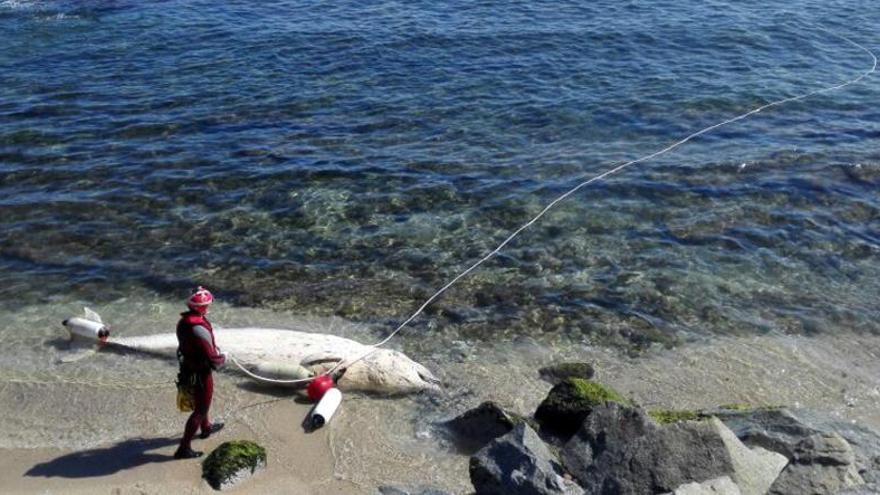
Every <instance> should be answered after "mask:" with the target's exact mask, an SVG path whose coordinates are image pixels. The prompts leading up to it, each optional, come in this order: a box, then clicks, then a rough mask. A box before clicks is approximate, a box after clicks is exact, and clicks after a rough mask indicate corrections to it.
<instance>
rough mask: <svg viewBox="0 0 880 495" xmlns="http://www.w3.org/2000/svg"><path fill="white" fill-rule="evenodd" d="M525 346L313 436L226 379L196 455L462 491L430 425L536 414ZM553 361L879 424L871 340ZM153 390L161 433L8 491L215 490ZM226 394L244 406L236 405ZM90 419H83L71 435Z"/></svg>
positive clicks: (21, 461) (372, 486)
mask: <svg viewBox="0 0 880 495" xmlns="http://www.w3.org/2000/svg"><path fill="white" fill-rule="evenodd" d="M529 347H530V346H529V345H520V346H519V347H515V348H511V347H504V348H499V349H495V350H494V351H493V352H481V353H475V354H479V355H480V356H481V357H480V358H476V356H475V358H474V359H464V360H463V361H462V362H460V363H458V364H457V365H456V366H455V367H454V369H447V370H439V371H441V372H443V371H445V372H446V378H447V380H448V386H447V390H445V391H444V392H443V393H442V394H441V395H440V396H435V397H428V396H416V397H402V398H380V397H375V396H366V395H362V394H347V395H346V397H345V399H344V402H343V407H342V408H341V410H340V412H339V413H338V416H336V417H334V418H333V420H332V421H331V423H330V424H329V425H327V426H326V427H325V428H323V429H321V430H318V431H316V432H313V433H305V432H304V430H303V428H302V421H303V419H304V418H305V417H306V415H307V413H308V411H309V409H310V405H308V404H306V403H305V401H303V400H302V399H299V398H298V396H297V395H296V394H294V393H292V392H290V391H279V390H272V389H260V388H255V387H250V386H247V385H242V382H241V381H240V380H238V379H237V377H233V376H231V375H229V374H226V373H224V374H221V375H220V376H219V380H218V382H219V383H220V384H221V388H220V393H219V399H218V401H217V403H215V406H217V413H216V414H217V416H216V417H218V418H221V419H225V420H226V421H227V428H226V429H225V430H223V432H221V433H220V434H218V435H216V436H215V437H212V438H210V439H208V440H205V441H197V443H196V444H195V447H196V448H197V449H199V450H203V451H205V452H206V453H207V452H210V450H211V449H213V448H214V447H216V446H217V445H219V444H220V443H221V442H222V441H224V440H232V439H249V440H254V441H256V442H258V443H260V444H261V445H263V446H264V447H265V448H266V450H267V454H268V468H267V470H266V471H264V472H261V473H260V474H258V475H257V476H256V477H255V478H253V479H251V480H249V481H247V482H246V483H244V484H243V485H240V486H238V487H236V488H235V489H233V493H300V494H313V493H314V494H319V493H320V494H327V493H334V494H343V495H345V494H367V493H369V494H374V493H377V489H378V487H379V486H382V485H385V484H388V485H396V486H432V487H436V488H439V489H443V490H448V491H449V492H450V493H470V492H469V491H468V489H469V487H470V484H469V481H468V471H467V459H468V458H467V456H464V455H461V454H457V453H455V452H452V451H450V450H449V448H448V446H446V445H445V444H444V443H443V441H442V439H441V438H440V437H439V436H438V435H437V433H436V430H431V429H430V427H429V428H428V429H425V428H424V426H425V425H426V424H427V425H430V424H432V423H433V422H436V421H437V420H438V419H440V418H443V417H450V416H453V415H455V414H457V413H458V412H461V411H463V410H464V409H467V408H469V407H473V406H475V405H477V404H478V403H479V402H481V401H483V400H495V401H497V402H498V403H499V404H501V405H502V406H503V407H505V408H508V409H509V410H511V411H515V412H518V413H521V414H530V413H531V412H533V411H534V408H535V407H536V406H537V404H538V403H539V402H540V400H541V399H542V398H543V395H544V394H546V391H547V390H549V384H547V383H545V382H543V381H541V380H540V379H539V378H538V374H537V372H536V369H537V367H539V366H540V365H542V364H547V363H548V362H550V361H551V360H552V359H551V356H550V354H548V353H549V352H550V351H549V350H547V349H544V350H542V351H540V352H538V351H537V348H535V352H532V353H530V352H529ZM514 355H516V356H519V359H518V366H516V367H513V366H511V365H510V363H509V360H510V356H514ZM553 355H554V356H555V359H562V358H566V359H570V358H573V357H578V358H580V359H582V360H585V361H588V362H592V363H594V365H595V366H596V368H597V378H598V380H599V381H600V382H602V383H605V384H608V385H611V386H613V387H614V388H616V389H617V390H619V391H621V393H623V394H624V395H625V396H627V397H630V398H632V399H634V400H636V401H637V402H639V403H641V404H642V405H644V406H645V407H648V408H675V409H690V408H711V407H713V406H718V405H721V404H730V403H750V404H755V405H762V404H764V405H767V404H780V405H781V404H784V405H786V406H788V407H789V408H791V409H792V410H794V411H799V410H804V411H810V412H818V413H819V414H820V415H821V416H823V417H825V418H827V419H829V420H831V421H842V422H846V423H850V424H859V425H862V426H866V427H869V428H872V429H874V430H880V416H878V414H877V413H876V411H877V410H878V408H880V392H878V383H877V381H876V377H877V376H880V360H878V359H877V356H878V355H880V338H878V337H876V336H868V335H854V334H853V335H848V336H844V337H841V336H836V337H829V336H817V337H805V336H765V337H748V338H721V339H717V340H713V341H711V342H705V343H699V342H694V343H691V344H687V345H684V346H682V347H680V348H676V349H655V350H654V351H653V352H651V353H649V354H648V355H646V356H643V357H639V358H633V357H626V356H623V355H621V353H619V352H615V351H613V350H610V349H602V348H593V349H582V350H580V351H579V352H578V353H577V354H576V355H575V354H570V353H553ZM504 356H507V358H506V359H505V357H504ZM505 371H506V372H507V374H506V375H505V373H504V372H505ZM487 385H489V386H487ZM148 393H149V394H153V395H154V400H156V401H160V402H161V407H162V408H164V410H165V411H166V412H165V414H167V416H168V417H169V419H168V421H167V422H162V423H158V425H159V426H157V427H155V428H156V429H158V431H159V433H157V434H155V435H149V434H147V433H146V431H148V430H146V429H143V428H144V427H143V426H139V427H137V428H136V429H137V431H136V432H135V434H134V435H132V436H131V437H128V438H125V439H123V440H121V441H118V442H111V443H109V444H101V445H98V446H97V447H94V448H86V449H50V448H38V449H21V448H17V449H3V450H2V452H0V455H2V456H3V458H4V459H5V460H4V462H3V464H2V467H0V486H2V487H3V492H4V493H21V494H37V493H39V494H43V493H49V494H53V493H65V494H66V493H83V494H85V493H113V494H135V493H137V494H164V493H213V492H214V491H213V490H212V489H211V488H210V487H209V486H208V485H207V483H205V482H204V481H203V480H202V479H201V464H200V462H199V461H198V460H187V461H177V460H174V459H172V453H173V452H174V449H175V447H176V444H177V441H178V438H179V437H177V436H176V435H178V434H179V433H178V432H177V431H176V429H177V428H180V427H182V424H183V420H184V418H185V415H183V414H181V413H177V412H176V411H174V410H173V408H172V407H171V404H170V401H168V400H167V399H168V396H169V392H168V390H165V389H156V390H153V391H149V392H148ZM96 397H98V396H96ZM232 397H237V399H238V400H237V401H236V402H235V404H236V405H235V406H234V407H233V406H231V405H230V404H229V402H230V399H231V398H232ZM143 400H144V399H143V398H141V399H138V403H139V404H140V403H142V401H143ZM166 402H168V403H167V404H166ZM123 406H124V404H120V405H119V406H118V407H119V408H120V410H124V407H123ZM178 423H179V425H178ZM88 424H90V423H89V420H88V419H87V418H83V419H81V420H79V423H74V425H79V426H72V427H78V428H87V426H88Z"/></svg>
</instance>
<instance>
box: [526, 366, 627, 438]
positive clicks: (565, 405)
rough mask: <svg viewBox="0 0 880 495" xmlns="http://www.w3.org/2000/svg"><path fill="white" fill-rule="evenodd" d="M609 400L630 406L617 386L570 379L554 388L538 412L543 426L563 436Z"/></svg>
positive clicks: (575, 428)
mask: <svg viewBox="0 0 880 495" xmlns="http://www.w3.org/2000/svg"><path fill="white" fill-rule="evenodd" d="M608 402H615V403H618V404H622V405H630V401H628V400H626V399H625V398H623V396H621V395H620V394H618V393H617V392H616V391H614V390H613V389H611V388H609V387H606V386H604V385H601V384H599V383H596V382H594V381H592V380H585V379H582V378H566V379H564V380H563V381H561V382H559V383H558V384H556V385H555V386H553V388H552V389H551V390H550V393H549V394H547V397H546V398H545V399H544V401H543V402H541V405H540V406H538V410H537V411H535V419H536V420H538V423H540V425H541V429H542V430H544V431H548V432H551V433H554V434H557V435H560V436H571V435H573V434H574V433H575V432H577V430H578V428H580V426H581V423H583V421H584V419H585V418H586V417H587V416H588V415H589V414H590V412H592V410H593V408H594V407H596V406H599V405H602V404H605V403H608Z"/></svg>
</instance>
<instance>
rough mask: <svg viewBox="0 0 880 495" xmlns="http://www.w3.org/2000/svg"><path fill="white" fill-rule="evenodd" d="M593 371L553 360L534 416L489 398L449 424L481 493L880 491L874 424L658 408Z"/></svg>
mask: <svg viewBox="0 0 880 495" xmlns="http://www.w3.org/2000/svg"><path fill="white" fill-rule="evenodd" d="M593 374H594V373H593V367H592V366H590V365H589V364H587V363H563V364H560V365H556V366H552V367H548V368H544V369H542V370H541V376H542V377H543V378H544V379H546V380H547V381H549V382H551V384H552V388H551V389H550V391H549V393H548V394H547V397H546V398H545V399H544V401H543V402H542V403H541V404H540V406H539V407H538V408H537V410H536V411H535V413H534V414H533V415H532V416H529V417H526V416H519V415H516V414H513V413H510V412H508V411H505V410H504V409H503V408H502V407H500V406H498V405H497V404H496V403H494V402H484V403H482V404H481V405H479V406H478V407H476V408H474V409H471V410H469V411H467V412H465V413H464V414H462V415H460V416H458V417H455V418H453V419H451V420H449V421H446V422H444V423H442V424H441V425H439V428H440V430H441V431H443V432H445V434H446V435H447V436H448V437H449V438H450V440H451V441H452V443H453V445H455V446H456V448H459V449H461V450H462V451H463V452H466V453H470V454H471V458H470V470H469V471H470V478H471V482H472V484H473V488H474V492H475V494H476V495H484V494H485V495H494V494H498V495H502V494H504V495H517V494H523V495H525V494H529V495H532V494H539V495H556V494H559V495H581V494H609V495H610V494H661V493H662V494H666V493H670V494H675V495H702V494H707V495H708V494H716V495H717V494H723V495H759V494H770V495H801V494H817V495H819V494H851V495H852V494H867V493H878V488H880V434H878V433H877V432H875V431H873V430H870V429H868V428H865V427H861V426H856V425H853V424H851V423H846V422H842V421H839V420H835V419H833V418H829V417H823V416H822V415H820V414H818V413H805V412H803V411H798V412H797V413H795V412H792V411H791V410H789V409H788V408H786V407H784V406H750V405H744V404H730V405H721V406H718V407H717V408H715V409H704V410H691V411H675V410H648V409H645V408H643V407H641V406H639V405H638V404H635V403H633V402H632V401H630V400H627V399H625V398H624V397H623V396H622V395H621V394H619V393H617V392H615V391H614V390H612V389H611V388H609V387H606V386H603V385H602V384H600V383H597V382H595V381H593V380H592V378H593ZM379 493H381V494H383V495H406V494H408V495H440V494H443V493H446V492H444V491H442V490H437V489H433V488H425V487H421V488H417V489H415V490H412V489H410V490H407V489H402V488H398V487H381V488H380V489H379Z"/></svg>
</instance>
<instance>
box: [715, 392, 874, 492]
mask: <svg viewBox="0 0 880 495" xmlns="http://www.w3.org/2000/svg"><path fill="white" fill-rule="evenodd" d="M718 416H719V418H720V419H721V420H722V421H724V422H725V424H727V426H728V427H730V429H731V430H733V432H734V433H735V434H736V435H737V437H739V438H740V439H741V440H742V441H743V442H744V443H745V444H747V445H757V446H760V447H763V448H765V449H767V450H772V451H774V452H779V453H780V454H782V455H784V456H785V457H787V458H788V460H789V464H788V466H786V468H785V469H784V470H783V471H782V473H781V474H780V475H779V477H778V478H777V479H776V481H775V482H774V483H773V486H771V487H770V490H769V492H768V493H770V494H774V495H784V494H826V493H827V494H832V493H837V492H839V491H841V490H843V489H845V488H850V487H854V486H857V485H862V484H864V482H865V481H864V479H863V478H862V477H861V476H860V475H859V472H858V468H857V467H856V463H855V461H856V456H855V452H854V451H853V449H852V447H851V446H850V445H849V443H847V441H846V440H845V439H844V438H843V437H841V436H840V435H838V434H837V433H834V432H830V433H826V432H822V431H819V430H817V429H815V428H813V427H811V426H809V425H807V424H805V423H804V422H802V421H800V419H798V418H797V417H796V416H795V415H794V414H792V413H791V412H790V411H788V410H787V409H758V410H753V411H728V412H719V413H718Z"/></svg>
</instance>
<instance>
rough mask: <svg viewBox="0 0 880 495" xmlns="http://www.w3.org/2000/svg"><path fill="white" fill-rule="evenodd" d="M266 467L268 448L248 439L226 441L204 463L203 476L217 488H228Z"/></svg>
mask: <svg viewBox="0 0 880 495" xmlns="http://www.w3.org/2000/svg"><path fill="white" fill-rule="evenodd" d="M265 467H266V449H264V448H263V447H260V446H259V445H257V444H256V443H254V442H251V441H248V440H234V441H231V442H224V443H222V444H220V446H219V447H217V448H216V449H214V450H213V451H212V452H211V454H210V455H208V457H207V458H206V459H205V462H204V463H202V476H203V477H204V478H205V480H207V481H208V484H209V485H211V487H213V488H214V489H215V490H226V489H228V488H231V487H233V486H235V485H238V484H239V483H241V482H242V481H244V480H246V479H248V478H250V477H251V476H253V475H254V474H255V473H256V472H257V471H260V470H262V469H264V468H265Z"/></svg>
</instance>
